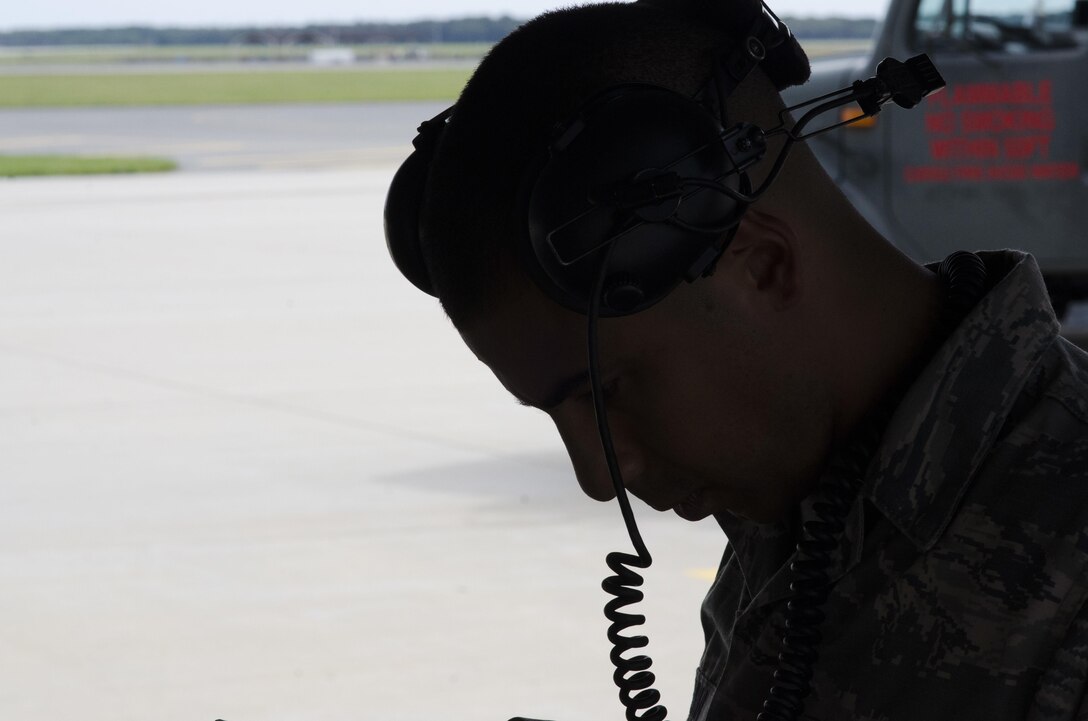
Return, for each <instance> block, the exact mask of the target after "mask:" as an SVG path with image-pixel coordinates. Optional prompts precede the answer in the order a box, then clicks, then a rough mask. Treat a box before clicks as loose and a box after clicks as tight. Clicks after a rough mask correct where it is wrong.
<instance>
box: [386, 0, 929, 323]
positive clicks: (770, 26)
mask: <svg viewBox="0 0 1088 721" xmlns="http://www.w3.org/2000/svg"><path fill="white" fill-rule="evenodd" d="M638 4H640V5H651V6H653V7H659V8H666V7H670V8H676V9H679V10H682V11H683V12H686V13H689V14H690V15H691V16H692V17H695V18H696V19H699V20H700V21H703V22H712V23H713V24H714V26H715V27H718V28H721V29H725V30H728V29H733V33H732V37H733V38H734V39H735V40H736V42H733V43H731V44H730V46H731V49H730V50H729V51H728V52H727V53H726V54H725V55H724V56H723V57H722V58H720V61H719V62H717V63H716V64H715V66H714V67H713V69H712V71H711V73H710V75H709V77H708V78H707V80H706V82H705V83H704V85H703V86H702V88H701V89H700V90H699V92H698V93H697V94H696V95H695V96H694V97H690V98H689V97H686V96H684V95H681V94H679V93H676V92H673V91H671V90H668V89H665V88H662V87H658V86H654V85H649V84H624V85H619V86H616V87H612V88H608V89H606V90H605V91H603V92H601V93H599V94H598V95H596V96H594V97H593V98H590V99H589V100H588V102H586V103H585V105H584V106H583V107H582V109H581V110H580V111H579V112H578V113H577V114H576V115H575V116H574V117H573V118H570V119H568V120H567V121H566V122H564V123H561V124H560V125H559V126H558V129H557V130H556V131H555V132H554V134H553V136H552V137H551V138H550V140H549V142H548V144H547V146H546V147H544V148H541V150H540V152H539V154H538V157H537V159H536V160H535V161H534V162H532V163H530V166H529V167H528V168H527V169H526V171H525V175H524V179H523V181H522V191H521V193H520V201H519V204H518V205H519V208H518V211H519V212H518V216H519V218H521V219H523V222H521V223H520V224H521V227H522V229H523V231H524V232H523V233H522V237H520V238H519V239H518V247H517V253H518V255H519V257H520V259H521V261H522V264H523V266H524V268H525V269H526V271H527V272H528V274H529V275H530V277H531V278H533V280H534V281H535V282H536V283H537V285H539V286H540V287H541V289H542V290H543V291H544V292H545V293H546V294H547V295H548V296H549V297H550V298H552V299H553V300H555V301H556V302H558V303H560V304H561V305H563V306H565V307H567V308H569V309H571V310H574V311H576V312H579V313H583V314H585V313H587V312H588V308H589V305H590V303H589V296H590V292H591V290H592V289H593V287H594V281H595V280H596V274H597V272H598V271H599V270H600V266H601V260H602V258H603V257H604V255H605V251H606V249H611V254H610V261H609V267H608V272H607V277H606V280H605V286H604V293H605V296H604V299H603V302H602V307H601V313H602V315H603V316H606V317H610V316H620V315H628V314H631V313H637V312H639V311H641V310H644V309H646V308H648V307H650V306H651V305H653V304H654V303H656V302H658V301H659V300H661V299H662V298H663V297H665V295H667V294H668V293H669V291H671V290H672V289H673V288H674V287H675V286H676V285H677V284H679V283H680V281H681V280H686V281H688V282H691V281H694V280H696V279H698V278H699V277H702V276H705V275H708V274H709V273H710V272H712V271H713V268H714V264H715V262H716V261H717V259H718V258H719V257H720V256H721V254H722V253H723V252H724V250H725V248H726V247H727V246H728V244H729V242H730V241H731V240H732V237H733V234H734V233H735V231H736V227H737V225H738V224H739V222H740V220H741V218H742V217H743V214H744V211H745V210H746V209H747V207H748V206H749V205H750V204H751V203H752V202H754V201H755V199H757V198H758V197H759V196H760V195H761V194H762V193H763V192H764V191H766V189H767V188H768V187H769V186H770V185H771V183H772V182H773V181H774V179H775V177H777V175H778V172H779V171H780V170H781V169H782V166H783V164H784V163H785V160H786V157H787V155H788V153H789V150H790V148H791V146H792V144H793V143H794V142H796V141H799V140H804V139H806V138H808V137H812V136H813V135H816V134H818V133H822V132H826V131H828V130H831V129H833V128H836V127H839V126H841V125H843V124H845V123H848V122H857V121H858V120H862V119H864V118H867V117H871V116H872V115H875V114H876V113H878V112H879V111H880V109H881V106H882V105H883V104H884V103H886V102H888V101H889V100H894V101H895V102H896V103H897V104H898V105H900V106H902V107H913V106H914V105H916V104H917V103H918V102H920V101H921V100H922V98H924V97H925V96H926V95H928V94H930V93H931V92H933V91H935V90H937V89H939V88H941V87H943V86H944V81H943V80H942V79H941V77H940V74H939V73H938V72H937V70H936V68H935V67H934V66H933V64H932V63H931V62H930V61H929V59H928V58H927V57H926V56H924V55H920V56H917V57H915V58H911V59H910V60H908V61H906V63H900V62H899V61H897V60H894V59H891V58H888V59H886V60H884V61H883V62H882V63H881V64H880V65H879V66H878V68H877V76H876V77H874V78H870V79H869V80H866V81H858V82H856V83H854V85H853V86H851V87H849V88H844V89H843V90H840V91H836V92H835V93H830V94H828V95H825V96H822V97H820V98H815V99H813V100H809V101H806V102H805V103H801V104H799V105H795V106H792V107H790V108H787V109H786V110H785V111H783V113H782V114H781V117H780V123H779V125H778V126H776V127H775V128H771V129H768V130H764V129H761V128H759V127H757V126H755V125H753V124H750V123H738V124H736V125H733V126H731V127H729V128H725V127H723V122H724V121H725V118H726V114H725V106H726V100H727V98H728V96H729V95H730V94H731V93H732V92H733V90H734V89H735V88H736V86H737V85H739V84H740V83H741V82H742V81H743V80H744V79H745V78H746V77H747V76H748V74H749V73H750V72H751V71H752V69H754V68H755V67H756V66H757V65H758V66H759V67H760V68H761V69H762V70H763V72H764V73H765V74H766V75H767V76H768V78H769V79H770V80H771V81H772V83H774V85H775V87H776V88H777V89H779V90H782V89H784V88H786V87H789V86H790V85H796V84H800V83H803V82H804V81H805V80H807V79H808V76H809V64H808V59H807V57H806V56H805V54H804V51H803V50H802V49H801V47H800V45H799V44H798V43H797V40H796V39H795V38H794V37H793V35H792V33H791V32H790V30H789V28H788V27H787V26H786V25H785V24H784V23H783V22H782V21H781V20H779V19H778V17H777V16H775V15H774V13H773V12H772V11H771V10H770V8H768V7H767V6H766V4H764V3H761V2H758V0H742V1H741V2H737V3H732V2H730V3H726V2H712V1H711V0H691V1H690V2H680V3H670V2H668V0H639V3H638ZM745 15H748V16H753V15H754V18H753V19H751V20H750V21H748V22H745V20H744V17H745ZM736 28H744V31H743V32H741V33H739V34H737V33H736ZM851 102H857V103H858V105H859V106H860V108H861V111H862V112H861V113H860V114H858V115H857V116H856V117H854V118H852V119H851V120H849V121H845V122H842V123H837V124H834V125H831V126H828V127H824V128H821V129H819V130H817V131H814V132H811V133H808V134H804V133H803V130H804V128H805V126H807V125H808V123H809V122H810V121H811V120H813V119H814V118H816V117H817V116H819V115H822V114H824V113H826V112H828V111H829V110H833V109H835V108H839V107H841V106H843V105H846V104H848V103H851ZM811 105H816V107H814V108H812V110H810V111H809V112H808V113H807V114H806V115H805V116H804V117H802V118H801V119H800V120H798V121H797V122H796V123H794V124H793V125H792V127H787V117H788V113H789V112H790V111H794V110H798V109H801V108H804V107H807V106H811ZM455 112H456V105H454V106H451V107H449V108H446V109H445V110H443V111H442V112H441V113H439V114H438V115H436V116H435V117H433V118H431V119H429V120H427V121H425V122H423V123H422V124H421V125H420V126H419V129H418V135H417V136H416V138H415V139H414V140H413V145H414V147H415V149H414V151H413V152H412V154H411V155H410V156H409V157H408V159H407V160H405V161H404V163H403V164H402V165H401V167H400V169H399V170H398V171H397V173H396V175H395V176H394V178H393V181H392V183H391V185H390V189H389V193H388V195H387V198H386V206H385V234H386V242H387V245H388V248H389V253H390V255H391V256H392V258H393V261H394V263H395V264H396V266H397V268H398V269H399V270H400V271H401V273H402V274H403V275H404V276H405V277H406V278H408V280H410V281H411V282H412V283H413V284H414V285H415V286H416V287H417V288H419V289H420V290H422V291H424V292H426V293H428V294H430V295H435V290H434V288H433V285H432V282H431V278H430V275H429V273H428V271H427V267H426V264H425V262H424V256H423V250H422V246H421V242H420V233H419V220H420V211H421V208H422V205H423V201H424V197H425V189H426V182H427V174H428V170H429V167H430V164H431V162H432V160H433V158H434V155H435V151H436V148H437V147H438V145H439V143H440V142H441V139H442V135H443V132H444V130H445V127H446V124H447V122H448V120H449V119H450V117H451V116H452V115H453V114H454V113H455ZM776 135H784V136H785V137H786V142H785V143H784V145H783V147H782V149H781V150H780V151H779V154H778V157H777V158H776V159H775V162H774V165H773V167H772V170H771V173H770V174H769V175H768V177H767V178H766V180H765V181H764V182H763V183H762V185H761V186H760V187H759V188H752V186H751V181H750V179H749V176H748V172H747V171H748V170H749V169H750V168H751V167H752V166H754V165H756V164H758V163H760V162H761V161H763V160H764V157H765V155H766V153H767V139H768V138H770V137H773V136H776Z"/></svg>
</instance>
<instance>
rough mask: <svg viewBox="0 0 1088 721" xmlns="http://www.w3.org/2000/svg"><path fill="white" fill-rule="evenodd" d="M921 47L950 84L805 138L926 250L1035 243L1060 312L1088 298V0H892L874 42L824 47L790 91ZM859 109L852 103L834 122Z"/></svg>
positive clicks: (845, 184) (923, 258)
mask: <svg viewBox="0 0 1088 721" xmlns="http://www.w3.org/2000/svg"><path fill="white" fill-rule="evenodd" d="M802 44H803V43H802ZM918 53H926V54H928V55H929V56H930V58H931V59H932V60H933V62H934V63H935V65H936V66H937V68H938V70H939V71H940V72H941V74H942V75H943V76H944V78H945V80H946V82H947V87H946V88H945V89H944V90H943V91H942V92H939V93H936V94H934V95H932V96H930V97H929V98H927V99H926V100H925V101H924V103H923V105H922V107H921V108H919V109H918V110H915V111H912V112H909V113H906V112H895V111H894V110H892V111H885V112H882V113H880V114H878V115H875V116H873V117H872V118H865V119H861V120H858V121H857V122H853V123H851V124H849V125H846V126H845V128H843V129H840V130H838V131H836V132H833V133H824V134H821V135H818V136H816V137H813V138H811V139H810V140H809V141H807V142H808V143H809V144H810V145H811V147H812V148H813V150H814V152H815V153H816V156H817V158H819V160H820V162H821V163H822V165H823V166H824V168H825V169H826V170H827V172H828V173H829V174H830V175H831V177H832V178H833V179H834V180H835V181H836V182H837V183H838V184H839V186H840V187H841V188H842V189H843V191H844V192H845V193H846V195H847V196H848V197H849V198H850V200H851V201H852V202H853V203H854V205H855V206H856V207H857V208H858V210H859V211H860V212H861V213H862V214H863V215H864V216H865V217H866V218H867V219H868V220H869V222H870V223H871V224H872V225H873V226H874V227H875V228H876V229H877V230H878V231H879V232H881V233H882V234H883V235H884V236H885V237H886V238H888V239H889V240H890V241H892V242H893V243H895V245H896V246H897V247H899V248H900V249H901V250H902V251H904V252H905V253H907V254H908V255H910V256H911V257H913V258H914V259H915V260H917V261H920V262H928V261H933V260H939V259H941V258H943V257H944V256H946V255H948V254H949V253H951V252H953V251H955V250H977V249H991V248H1016V249H1019V250H1024V251H1027V252H1030V253H1031V254H1032V255H1034V256H1035V258H1036V260H1037V261H1038V263H1039V266H1040V268H1041V270H1042V272H1043V275H1044V278H1045V279H1046V282H1047V287H1048V290H1049V291H1050V294H1051V299H1052V302H1053V305H1054V308H1055V311H1056V312H1057V313H1058V316H1059V318H1060V317H1062V315H1063V314H1064V313H1065V311H1066V309H1067V308H1068V306H1069V305H1070V303H1072V302H1076V301H1081V300H1084V299H1086V298H1088V231H1086V229H1088V0H891V4H890V6H889V8H888V12H887V14H886V16H885V18H884V20H883V21H882V22H881V23H880V24H879V25H878V27H877V30H876V33H875V36H874V42H873V46H872V49H871V50H869V51H866V52H863V53H855V54H849V55H840V56H832V57H828V58H821V59H818V60H814V61H813V62H812V77H811V79H810V80H809V82H808V83H806V84H805V85H803V86H801V87H800V88H791V89H789V90H787V91H786V92H784V93H783V97H784V99H785V101H786V103H787V104H792V103H798V102H801V101H802V100H804V99H806V98H810V97H814V96H817V95H821V94H823V93H826V92H831V91H833V90H836V89H838V88H841V87H845V86H848V85H850V83H851V82H852V81H854V80H856V79H859V78H865V77H869V76H871V75H872V74H873V68H875V67H876V65H877V63H878V62H879V61H880V60H881V59H882V58H884V57H894V58H906V57H909V56H913V55H916V54H918ZM860 114H861V111H860V109H855V108H850V107H848V108H844V112H843V115H842V116H840V117H839V118H835V119H834V122H845V121H848V120H851V119H852V118H853V117H854V116H857V115H860Z"/></svg>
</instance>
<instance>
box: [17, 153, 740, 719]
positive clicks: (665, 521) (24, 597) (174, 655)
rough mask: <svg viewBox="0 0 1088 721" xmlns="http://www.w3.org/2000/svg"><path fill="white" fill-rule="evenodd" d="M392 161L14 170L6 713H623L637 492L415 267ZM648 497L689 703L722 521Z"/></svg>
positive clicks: (666, 638) (682, 707)
mask: <svg viewBox="0 0 1088 721" xmlns="http://www.w3.org/2000/svg"><path fill="white" fill-rule="evenodd" d="M391 173H392V167H391V166H388V165H386V166H384V167H376V168H372V169H361V170H352V171H326V172H289V173H287V172H279V173H233V172H222V173H183V174H175V175H172V176H154V177H148V176H145V177H138V178H137V177H118V178H95V179H78V178H77V179H41V180H35V179H29V180H18V181H6V182H2V183H0V216H2V217H3V218H4V223H3V226H2V228H0V478H2V479H3V483H2V486H0V488H2V491H0V493H2V497H3V503H0V586H2V587H3V589H4V592H3V593H0V615H2V617H3V618H4V619H5V623H4V624H3V631H0V635H2V637H3V644H2V646H3V648H4V652H3V653H0V678H3V679H4V684H3V686H2V688H0V718H5V719H16V718H17V719H28V720H30V719H67V718H72V719H75V718H78V719H81V721H107V719H108V720H109V721H124V720H128V719H131V720H132V721H136V720H137V719H139V720H140V721H144V720H145V719H149V718H153V719H158V720H160V721H183V720H184V721H193V720H194V719H204V720H206V721H211V720H212V719H217V718H222V719H227V720H228V721H247V720H248V721H281V720H282V721H294V720H299V721H302V720H305V721H320V720H322V719H328V720H329V721H332V720H336V721H342V720H344V719H373V718H389V719H398V720H400V721H413V720H418V721H423V720H424V719H426V720H427V721H433V720H434V719H453V720H458V719H465V720H466V721H467V720H469V719H472V720H473V721H476V720H478V719H507V718H509V717H510V716H514V715H519V714H521V715H526V716H536V717H539V718H551V719H556V720H557V721H565V720H570V721H576V720H583V721H589V720H590V719H592V720H594V721H599V720H601V719H608V718H613V719H619V718H622V713H621V707H620V705H619V703H618V701H617V700H616V692H615V690H614V688H613V686H612V682H611V674H612V667H611V665H610V663H609V661H608V651H609V645H608V643H607V640H606V638H605V629H606V623H605V619H604V617H603V615H602V611H601V607H602V606H603V604H604V602H605V601H606V600H607V598H608V597H607V596H606V595H605V594H604V592H603V591H602V590H601V589H600V586H599V584H600V580H601V578H603V576H604V575H606V571H607V568H606V566H605V564H604V557H605V555H606V554H607V553H608V552H610V551H613V550H627V549H628V548H629V542H628V540H627V537H626V533H625V531H624V528H623V524H622V521H621V519H620V514H619V510H618V508H617V507H616V506H615V505H614V504H598V503H595V502H593V501H590V500H588V499H586V498H585V497H584V496H582V495H581V493H580V491H579V490H578V488H577V486H576V483H575V481H574V479H573V477H572V474H571V473H570V471H569V470H568V467H567V461H566V459H565V456H564V454H563V451H562V448H561V446H560V444H559V441H558V439H557V437H556V434H555V431H554V428H553V427H552V426H551V424H550V421H549V420H548V419H547V417H546V416H545V415H543V414H541V413H539V412H536V411H532V410H529V409H526V408H522V407H520V406H518V405H517V404H516V403H515V402H514V401H513V399H511V398H510V397H509V396H508V395H507V394H506V392H505V391H504V390H502V388H501V387H500V386H499V385H498V383H497V382H496V381H495V380H494V378H492V377H491V375H490V373H489V372H488V371H487V370H486V368H484V367H483V366H482V365H480V364H479V363H478V362H477V361H476V360H475V358H474V357H473V356H472V355H471V353H469V352H468V351H467V350H466V349H465V348H464V347H463V345H462V344H461V341H460V339H459V338H458V337H457V335H456V333H455V332H454V330H453V329H452V327H451V326H450V325H449V324H448V323H447V322H446V321H445V320H444V319H443V317H442V314H441V311H440V310H439V309H438V307H437V306H436V304H435V302H433V301H432V300H431V299H429V298H427V297H425V296H423V295H422V294H419V293H418V292H416V291H415V290H414V289H413V288H412V287H410V286H409V285H408V284H407V283H406V282H404V281H403V280H402V279H401V278H400V277H399V276H397V274H396V271H395V270H394V269H393V267H392V266H391V264H390V263H389V262H388V259H387V256H386V251H385V247H384V242H383V239H382V235H381V217H380V212H381V207H382V201H383V197H384V192H385V188H386V186H387V184H388V181H389V179H390V177H391ZM635 506H636V513H637V514H638V517H639V521H640V523H641V526H642V530H643V533H644V536H645V538H646V542H647V544H648V546H649V548H650V549H651V551H652V552H653V553H654V556H655V564H654V566H653V568H652V569H650V571H649V572H648V574H647V576H648V578H647V585H646V589H645V590H646V593H647V600H646V601H645V602H643V604H641V608H640V610H641V611H643V612H645V613H646V614H647V616H648V617H649V622H648V624H647V632H648V633H649V635H650V638H651V639H652V643H651V647H650V652H651V654H652V655H653V656H654V658H655V660H656V663H655V670H656V671H657V672H658V674H659V688H660V689H661V691H662V692H663V694H664V699H665V702H666V704H668V705H670V706H671V709H672V717H673V718H678V717H681V718H682V717H683V716H684V715H685V713H686V708H687V704H688V702H689V699H690V690H691V685H692V678H693V673H694V669H695V666H696V664H697V661H698V656H699V653H700V650H701V640H700V629H699V625H698V604H699V602H700V600H701V598H702V596H703V594H704V593H705V592H706V590H707V588H708V586H709V574H710V573H711V569H712V568H713V567H714V566H715V565H716V563H717V561H718V558H719V556H720V554H721V551H722V548H723V537H722V535H721V533H720V531H719V530H718V528H717V527H716V526H715V525H714V524H713V523H712V522H711V523H706V522H704V523H702V524H694V525H693V524H688V523H686V522H684V521H682V520H680V519H679V518H677V517H675V516H674V515H672V514H658V513H656V512H654V511H652V510H651V509H648V508H647V507H645V506H643V505H642V504H641V503H638V502H637V501H636V503H635Z"/></svg>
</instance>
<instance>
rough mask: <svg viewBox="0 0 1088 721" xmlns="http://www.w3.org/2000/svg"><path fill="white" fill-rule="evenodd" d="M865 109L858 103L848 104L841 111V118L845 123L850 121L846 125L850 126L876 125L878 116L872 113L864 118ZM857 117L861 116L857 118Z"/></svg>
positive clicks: (868, 126) (872, 126) (866, 126)
mask: <svg viewBox="0 0 1088 721" xmlns="http://www.w3.org/2000/svg"><path fill="white" fill-rule="evenodd" d="M863 115H865V111H864V110H862V109H861V108H859V107H858V106H856V105H847V106H846V107H844V108H843V109H842V110H841V111H840V113H839V120H840V121H841V122H844V123H850V124H849V125H847V126H846V127H848V128H874V127H876V116H875V115H870V116H869V117H867V118H863V117H862V116H863ZM855 118H861V119H860V120H855Z"/></svg>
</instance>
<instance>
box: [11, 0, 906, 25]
mask: <svg viewBox="0 0 1088 721" xmlns="http://www.w3.org/2000/svg"><path fill="white" fill-rule="evenodd" d="M726 1H727V0H726ZM572 4H579V2H577V1H574V2H572V1H571V0H388V1H386V2H379V1H378V0H180V1H179V0H171V1H170V2H165V1H164V0H24V1H23V2H19V0H10V1H5V2H4V10H3V13H0V29H3V30H15V29H33V28H39V29H40V28H60V27H103V26H114V25H126V24H140V25H159V26H163V25H182V26H187V27H193V26H201V25H280V24H292V25H293V24H302V23H309V22H326V21H328V22H337V23H346V22H356V21H366V20H378V21H385V20H391V21H402V20H418V19H420V18H449V17H462V16H465V15H512V16H514V17H524V18H528V17H532V16H533V15H536V14H538V13H540V12H543V11H544V10H549V9H551V8H555V7H561V6H564V5H572ZM886 5H887V0H771V8H772V9H774V11H775V12H776V13H778V14H779V15H783V14H785V15H805V16H813V15H816V16H826V15H845V16H848V17H877V16H878V15H880V14H881V13H882V12H883V10H884V8H885V7H886Z"/></svg>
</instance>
